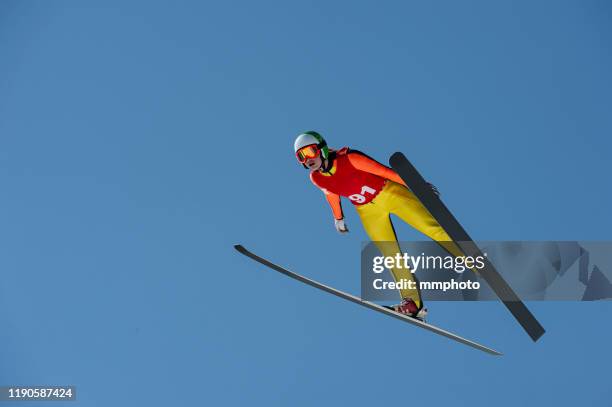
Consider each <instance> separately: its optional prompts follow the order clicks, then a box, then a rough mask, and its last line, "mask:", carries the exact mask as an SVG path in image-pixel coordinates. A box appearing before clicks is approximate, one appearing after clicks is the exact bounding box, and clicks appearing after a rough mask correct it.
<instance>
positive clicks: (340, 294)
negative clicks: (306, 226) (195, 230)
mask: <svg viewBox="0 0 612 407" xmlns="http://www.w3.org/2000/svg"><path fill="white" fill-rule="evenodd" d="M234 248H235V249H236V250H238V252H240V253H242V254H243V255H245V256H247V257H250V258H251V259H253V260H255V261H256V262H258V263H261V264H263V265H264V266H267V267H269V268H271V269H273V270H275V271H278V272H279V273H281V274H284V275H286V276H288V277H291V278H293V279H295V280H298V281H300V282H302V283H304V284H308V285H309V286H311V287H314V288H318V289H319V290H322V291H325V292H328V293H330V294H333V295H335V296H337V297H340V298H343V299H345V300H348V301H351V302H354V303H355V304H359V305H361V306H363V307H366V308H369V309H371V310H374V311H377V312H380V313H382V314H386V315H388V316H390V317H393V318H396V319H399V320H401V321H404V322H408V323H409V324H412V325H416V326H418V327H420V328H424V329H427V330H428V331H431V332H433V333H436V334H438V335H441V336H445V337H447V338H449V339H452V340H453V341H456V342H459V343H463V344H464V345H467V346H470V347H472V348H475V349H478V350H481V351H483V352H486V353H489V354H491V355H496V356H501V355H502V354H501V353H500V352H498V351H496V350H494V349H491V348H488V347H486V346H484V345H481V344H479V343H477V342H474V341H470V340H469V339H466V338H463V337H461V336H459V335H456V334H454V333H452V332H448V331H445V330H444V329H441V328H438V327H437V326H434V325H431V324H428V323H426V322H423V321H420V320H418V319H414V318H410V317H408V316H405V315H402V314H398V313H397V312H394V311H391V310H389V309H387V308H384V307H382V306H380V305H378V304H374V303H373V302H369V301H365V300H362V299H361V298H359V297H356V296H354V295H352V294H348V293H345V292H344V291H340V290H337V289H335V288H333V287H329V286H327V285H325V284H321V283H319V282H318V281H315V280H311V279H309V278H306V277H304V276H301V275H299V274H297V273H294V272H292V271H289V270H287V269H286V268H283V267H281V266H279V265H277V264H274V263H272V262H271V261H268V260H266V259H264V258H263V257H259V256H258V255H256V254H254V253H252V252H250V251H248V250H247V249H245V248H244V246H242V245H239V244H238V245H234Z"/></svg>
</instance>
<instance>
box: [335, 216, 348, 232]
mask: <svg viewBox="0 0 612 407" xmlns="http://www.w3.org/2000/svg"><path fill="white" fill-rule="evenodd" d="M334 224H335V226H336V230H337V231H338V232H339V233H348V228H347V227H346V225H345V224H344V218H342V219H334Z"/></svg>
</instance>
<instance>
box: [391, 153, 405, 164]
mask: <svg viewBox="0 0 612 407" xmlns="http://www.w3.org/2000/svg"><path fill="white" fill-rule="evenodd" d="M405 160H406V156H405V155H404V154H403V153H401V152H400V151H396V152H395V153H393V154H392V155H391V157H389V165H391V166H393V163H397V162H398V161H405Z"/></svg>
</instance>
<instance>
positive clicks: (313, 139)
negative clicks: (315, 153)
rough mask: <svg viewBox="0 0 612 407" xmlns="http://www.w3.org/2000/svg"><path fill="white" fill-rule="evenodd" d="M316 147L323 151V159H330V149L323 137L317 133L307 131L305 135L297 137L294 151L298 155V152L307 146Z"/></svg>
mask: <svg viewBox="0 0 612 407" xmlns="http://www.w3.org/2000/svg"><path fill="white" fill-rule="evenodd" d="M313 144H314V145H316V146H317V148H318V149H319V150H320V151H321V158H323V159H324V160H327V158H328V157H329V148H328V147H327V143H326V142H325V139H324V138H323V136H321V135H320V134H319V133H317V132H316V131H305V132H304V133H302V134H300V135H299V136H297V138H296V139H295V142H294V143H293V150H294V151H295V153H296V154H297V152H298V151H299V150H300V149H301V148H304V147H306V146H311V145H313Z"/></svg>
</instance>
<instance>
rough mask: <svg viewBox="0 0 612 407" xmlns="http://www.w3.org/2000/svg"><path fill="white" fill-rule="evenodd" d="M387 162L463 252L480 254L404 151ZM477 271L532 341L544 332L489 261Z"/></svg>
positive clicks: (395, 154)
mask: <svg viewBox="0 0 612 407" xmlns="http://www.w3.org/2000/svg"><path fill="white" fill-rule="evenodd" d="M389 164H390V165H391V167H392V168H393V169H394V170H395V172H397V173H398V174H399V176H400V177H401V178H402V180H404V182H405V183H406V185H408V187H409V188H410V190H412V192H413V193H414V194H415V195H416V196H417V198H418V199H419V200H420V201H421V202H422V203H423V205H424V206H425V208H427V210H428V211H429V213H431V215H432V216H433V217H434V218H435V219H436V221H437V222H438V223H439V224H440V226H442V228H443V229H444V230H445V231H446V233H448V235H449V236H450V238H451V239H452V240H453V241H454V242H455V243H456V244H457V245H458V246H459V247H460V248H461V250H462V251H463V252H464V253H469V254H470V255H480V256H482V252H481V251H480V249H479V248H478V246H477V245H476V243H474V241H473V240H472V238H471V237H470V236H469V235H468V234H467V232H466V231H465V229H464V228H463V226H461V224H460V223H459V222H458V221H457V219H456V218H455V217H454V216H453V214H452V213H451V212H450V211H449V210H448V208H447V207H446V205H444V203H443V202H442V200H440V198H439V197H438V196H436V195H435V194H434V193H433V192H432V191H431V188H430V187H429V185H428V184H427V182H426V181H425V179H423V177H422V176H421V174H420V173H419V172H418V171H417V169H416V168H415V167H414V166H413V165H412V163H410V161H408V159H407V158H406V157H405V156H404V154H402V153H400V152H397V153H394V154H393V155H392V156H391V158H390V159H389ZM483 257H484V256H483ZM479 274H480V275H481V276H482V277H483V278H484V279H485V281H486V282H487V284H489V286H491V288H492V289H493V291H495V293H496V294H497V296H498V297H499V298H500V299H501V300H502V302H503V303H504V305H505V306H506V308H508V310H509V311H510V312H511V313H512V315H513V316H514V318H515V319H516V320H517V321H518V322H519V324H520V325H521V326H522V327H523V329H524V330H525V331H526V332H527V334H529V336H530V337H531V339H532V340H533V341H534V342H535V341H537V340H538V339H539V338H540V337H541V336H542V335H544V332H546V331H545V330H544V327H543V326H542V325H541V324H540V323H539V322H538V320H537V319H536V318H535V316H534V315H533V314H532V313H531V311H529V309H528V308H527V306H526V305H525V304H524V303H523V302H522V301H521V299H520V298H519V297H518V295H516V293H515V292H514V291H513V290H512V288H511V287H510V286H509V285H508V283H507V282H506V281H505V280H504V279H503V277H502V276H501V275H500V274H499V273H498V271H497V270H496V269H495V267H494V266H493V264H491V262H489V261H485V267H484V268H483V269H482V270H480V272H479Z"/></svg>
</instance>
